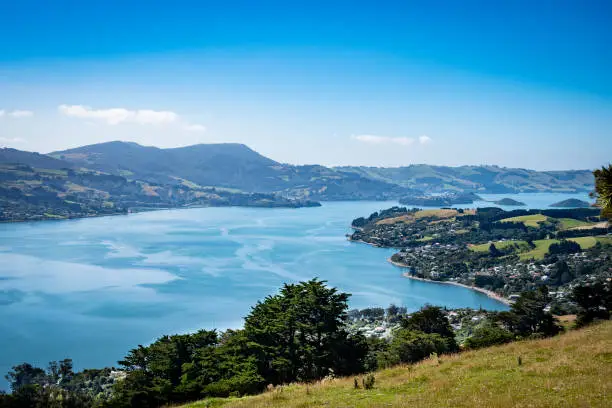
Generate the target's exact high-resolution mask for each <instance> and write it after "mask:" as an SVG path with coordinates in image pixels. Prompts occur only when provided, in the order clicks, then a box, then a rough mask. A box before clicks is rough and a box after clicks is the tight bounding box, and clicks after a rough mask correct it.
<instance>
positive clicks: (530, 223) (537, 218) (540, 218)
mask: <svg viewBox="0 0 612 408" xmlns="http://www.w3.org/2000/svg"><path fill="white" fill-rule="evenodd" d="M546 221H548V217H547V216H545V215H542V214H533V215H521V216H520V217H511V218H504V219H503V220H500V222H522V223H523V224H525V226H526V227H533V228H538V226H539V224H540V223H542V222H546Z"/></svg>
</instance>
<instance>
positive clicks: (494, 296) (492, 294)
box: [387, 258, 512, 306]
mask: <svg viewBox="0 0 612 408" xmlns="http://www.w3.org/2000/svg"><path fill="white" fill-rule="evenodd" d="M387 262H389V263H390V264H392V265H395V266H397V267H400V268H404V269H406V268H408V266H406V265H404V264H401V263H399V262H395V261H393V260H392V259H391V258H387ZM402 276H403V277H405V278H408V279H414V280H418V281H421V282H431V283H441V284H445V285H454V286H459V287H462V288H466V289H471V290H473V291H476V292H480V293H482V294H484V295H487V296H488V297H490V298H491V299H493V300H497V301H498V302H500V303H503V304H505V305H506V306H510V305H511V304H512V303H511V302H510V300H509V299H507V298H505V297H503V296H500V295H498V294H497V293H495V292H492V291H490V290H486V289H483V288H479V287H477V286H469V285H465V284H463V283H459V282H452V281H436V280H432V279H426V278H419V277H418V276H413V275H411V274H409V273H408V272H404V273H402Z"/></svg>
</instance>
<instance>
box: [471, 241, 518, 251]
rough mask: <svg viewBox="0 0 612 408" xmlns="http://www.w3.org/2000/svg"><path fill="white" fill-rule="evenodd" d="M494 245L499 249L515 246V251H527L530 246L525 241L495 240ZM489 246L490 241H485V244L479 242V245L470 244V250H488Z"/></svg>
mask: <svg viewBox="0 0 612 408" xmlns="http://www.w3.org/2000/svg"><path fill="white" fill-rule="evenodd" d="M494 244H495V247H496V248H497V249H499V250H502V249H507V248H515V250H516V251H519V252H520V251H529V250H530V247H529V245H528V244H527V242H526V241H518V240H517V241H512V240H510V241H497V242H494ZM490 246H491V244H490V243H486V244H479V245H472V246H471V247H470V250H472V251H474V252H487V251H488V250H489V247H490Z"/></svg>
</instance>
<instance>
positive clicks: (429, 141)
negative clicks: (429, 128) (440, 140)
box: [419, 135, 431, 145]
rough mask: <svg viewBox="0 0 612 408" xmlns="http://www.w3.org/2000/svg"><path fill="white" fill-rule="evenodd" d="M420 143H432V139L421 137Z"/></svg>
mask: <svg viewBox="0 0 612 408" xmlns="http://www.w3.org/2000/svg"><path fill="white" fill-rule="evenodd" d="M419 143H420V144H422V145H425V144H428V143H431V137H429V136H425V135H423V136H419Z"/></svg>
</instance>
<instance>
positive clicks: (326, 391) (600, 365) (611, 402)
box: [184, 322, 612, 408]
mask: <svg viewBox="0 0 612 408" xmlns="http://www.w3.org/2000/svg"><path fill="white" fill-rule="evenodd" d="M518 357H520V358H521V363H522V364H520V365H519V364H518ZM375 377H376V382H375V385H374V389H372V390H364V389H362V388H359V389H354V387H353V377H350V378H340V379H335V380H329V381H323V382H319V383H316V384H310V385H305V384H298V385H289V386H284V387H281V388H277V389H275V390H273V391H269V392H266V393H264V394H261V395H257V396H253V397H244V398H232V399H209V400H203V401H200V402H196V403H192V404H188V405H186V406H184V408H203V407H220V406H223V407H229V408H234V407H253V408H258V407H294V408H297V407H300V408H307V407H363V408H365V407H406V408H408V407H410V408H411V407H470V408H472V407H490V408H502V407H610V406H612V381H610V378H612V322H605V323H602V324H599V325H596V326H592V327H589V328H586V329H583V330H577V331H570V332H569V333H567V334H563V335H561V336H557V337H554V338H550V339H544V340H530V341H522V342H515V343H511V344H507V345H504V346H498V347H491V348H487V349H483V350H477V351H471V352H466V353H462V354H458V355H452V356H441V357H440V358H439V359H438V358H436V357H434V358H432V359H429V360H426V361H424V362H422V363H419V364H416V365H413V366H400V367H396V368H391V369H387V370H382V371H378V372H376V373H375Z"/></svg>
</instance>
